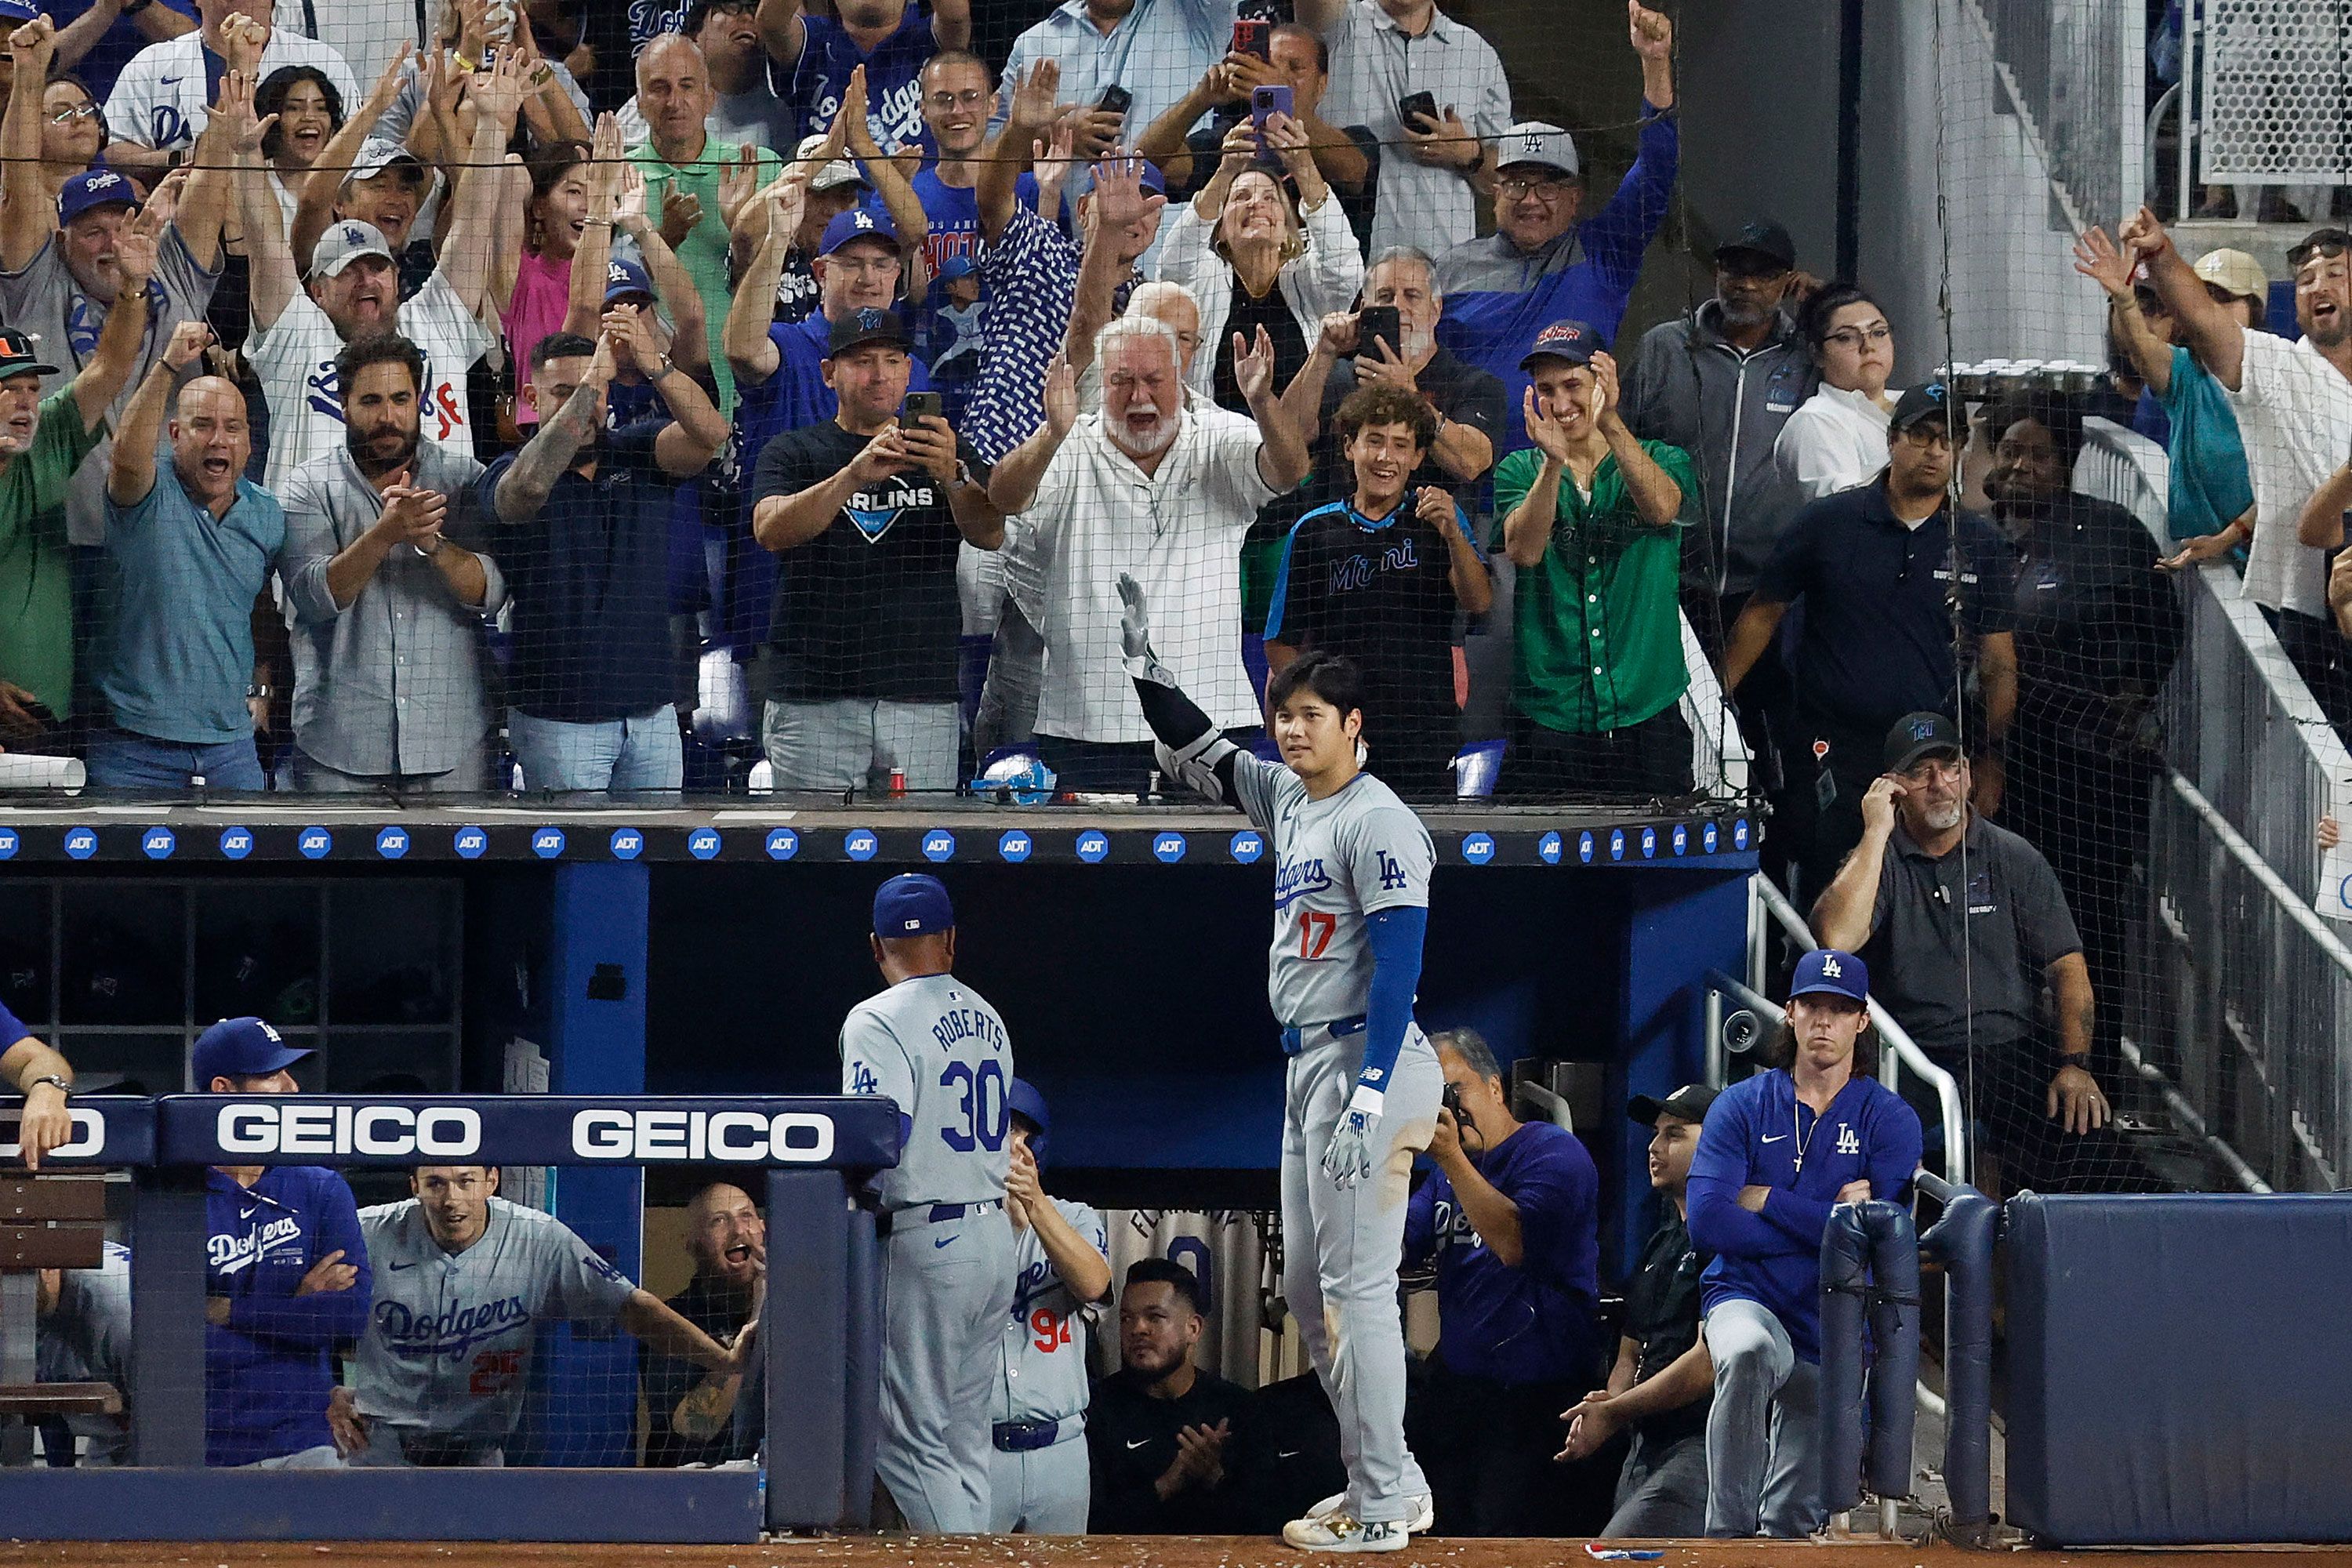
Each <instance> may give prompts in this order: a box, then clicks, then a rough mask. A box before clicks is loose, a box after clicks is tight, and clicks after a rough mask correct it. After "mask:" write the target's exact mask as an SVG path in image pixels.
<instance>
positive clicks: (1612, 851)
mask: <svg viewBox="0 0 2352 1568" xmlns="http://www.w3.org/2000/svg"><path fill="white" fill-rule="evenodd" d="M1609 858H1611V859H1612V860H1622V859H1623V858H1625V830H1624V829H1623V828H1622V827H1612V828H1611V829H1610V830H1609Z"/></svg>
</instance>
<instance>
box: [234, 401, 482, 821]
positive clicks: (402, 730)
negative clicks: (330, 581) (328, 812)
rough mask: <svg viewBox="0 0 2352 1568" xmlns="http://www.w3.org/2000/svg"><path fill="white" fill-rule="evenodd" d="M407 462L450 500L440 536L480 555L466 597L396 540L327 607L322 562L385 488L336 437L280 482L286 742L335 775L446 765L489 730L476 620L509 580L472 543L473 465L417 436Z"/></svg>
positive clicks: (359, 529) (363, 524) (463, 756)
mask: <svg viewBox="0 0 2352 1568" xmlns="http://www.w3.org/2000/svg"><path fill="white" fill-rule="evenodd" d="M414 471H415V479H414V481H413V482H414V483H415V485H416V486H417V487H418V488H419V489H434V490H438V491H440V492H441V493H442V494H443V495H446V496H447V497H448V498H449V514H448V520H447V521H446V523H445V524H444V525H443V528H442V533H443V535H444V536H445V537H446V539H448V541H449V542H451V543H452V544H462V545H464V546H465V547H466V548H467V549H469V550H472V551H473V552H474V553H475V554H477V555H481V560H482V570H483V573H484V574H485V575H486V576H487V577H488V592H487V593H486V594H485V595H484V597H483V601H482V603H481V604H480V605H464V604H460V603H458V601H457V594H456V593H455V592H454V591H452V590H451V588H450V586H449V584H448V580H447V579H446V578H445V577H443V576H442V575H441V572H440V569H439V568H437V567H436V566H435V565H434V564H433V563H432V562H430V561H428V560H426V559H425V557H423V556H421V555H419V554H417V553H416V552H415V551H414V550H411V549H407V548H405V547H401V548H395V549H394V551H393V552H392V553H391V554H390V555H388V556H386V557H385V558H384V562H383V565H381V566H379V567H378V568H376V573H375V575H374V576H373V577H371V578H369V579H368V581H367V584H366V585H365V586H364V587H362V588H361V590H360V591H359V595H358V597H356V598H354V599H353V600H352V602H351V603H350V604H349V605H341V606H338V605H336V603H335V599H334V595H332V594H331V593H329V592H328V590H327V565H328V563H330V562H331V561H332V560H333V559H334V558H335V557H336V556H337V555H338V554H340V553H341V552H342V551H343V550H344V549H346V548H347V547H349V546H350V545H351V544H352V542H354V541H356V540H357V539H358V538H359V537H360V535H361V534H362V533H365V532H366V531H368V530H369V529H371V528H373V527H374V526H375V522H376V520H377V519H378V518H379V517H381V516H383V497H382V496H381V495H379V494H378V493H377V491H376V489H375V487H374V486H373V485H372V484H370V483H369V482H368V480H367V477H366V476H365V475H363V474H362V473H361V472H360V470H359V467H358V465H357V464H355V463H353V462H352V455H351V451H350V449H349V448H348V447H342V446H338V447H336V448H335V449H334V450H333V451H331V452H327V453H322V454H320V456H319V457H316V458H311V459H310V461H309V462H307V463H304V464H302V465H301V466H300V467H299V468H296V469H295V470H294V472H293V473H292V474H291V475H289V476H288V479H287V481H286V490H285V495H284V498H283V499H284V502H285V506H286V554H285V557H284V559H283V562H282V563H281V570H282V572H283V574H284V576H285V580H286V610H287V615H286V619H287V625H288V627H289V630H290V632H291V634H292V639H293V645H294V742H295V744H296V745H298V746H299V747H301V749H302V751H303V753H304V754H305V755H307V756H309V757H310V758H311V759H312V760H313V761H315V762H320V763H325V764H326V765H327V766H329V767H331V768H334V769H337V770H339V771H340V772H342V773H362V774H368V775H371V776H378V775H386V774H394V773H400V774H415V773H447V772H448V771H449V770H450V769H452V768H455V767H457V766H458V765H459V764H460V763H464V762H466V761H467V759H468V758H469V757H471V756H472V755H473V754H474V753H475V752H477V751H478V749H479V747H480V745H481V742H482V737H483V735H484V734H485V733H486V732H487V731H488V728H489V718H490V715H489V707H488V702H487V701H486V700H484V694H483V689H482V655H483V649H482V622H483V619H484V617H486V616H494V615H496V614H497V613H498V611H499V607H500V606H501V605H504V604H505V603H506V596H507V585H506V579H505V578H504V576H502V575H501V574H499V565H498V563H497V562H495V561H493V560H491V559H490V558H489V557H488V556H487V555H482V554H481V551H480V549H479V548H478V545H477V544H476V541H477V540H478V538H479V537H480V533H479V530H478V526H477V522H478V520H477V518H476V515H475V500H474V495H475V480H477V479H479V478H480V477H481V472H482V465H481V464H479V463H478V462H476V461H475V460H474V459H473V458H471V457H467V456H465V455H463V454H459V453H453V452H451V451H449V450H448V449H447V448H446V447H436V446H435V445H433V444H432V443H430V442H426V443H424V444H422V445H420V446H419V447H418V448H417V451H416V458H415V464H414Z"/></svg>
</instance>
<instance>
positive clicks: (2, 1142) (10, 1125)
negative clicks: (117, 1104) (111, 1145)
mask: <svg viewBox="0 0 2352 1568" xmlns="http://www.w3.org/2000/svg"><path fill="white" fill-rule="evenodd" d="M66 1114H67V1115H68V1116H70V1117H72V1118H73V1137H72V1138H71V1139H69V1140H68V1141H67V1142H63V1143H60V1144H58V1146H57V1147H56V1148H54V1149H52V1150H50V1151H49V1156H50V1158H52V1159H56V1158H58V1157H60V1156H62V1157H64V1158H67V1159H83V1160H87V1159H89V1158H90V1157H91V1156H93V1155H96V1154H100V1153H103V1152H105V1150H106V1118H105V1117H103V1116H100V1114H99V1113H98V1112H97V1111H95V1110H70V1109H69V1110H67V1112H66ZM18 1119H19V1113H18V1112H16V1111H14V1110H12V1111H9V1112H8V1113H7V1114H6V1115H5V1116H0V1129H5V1131H0V1160H14V1159H16V1157H17V1156H18V1155H20V1154H22V1153H23V1152H25V1146H24V1144H23V1143H22V1142H20V1141H19V1139H18V1126H17V1122H18Z"/></svg>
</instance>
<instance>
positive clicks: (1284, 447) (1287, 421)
mask: <svg viewBox="0 0 2352 1568" xmlns="http://www.w3.org/2000/svg"><path fill="white" fill-rule="evenodd" d="M1234 386H1235V387H1237V388H1238V389H1239V390H1240V392H1241V395H1243V396H1244V398H1247V399H1248V400H1249V411H1250V417H1251V418H1253V419H1255V420H1256V421H1257V433H1258V439H1259V440H1260V441H1261V442H1262V443H1263V445H1261V446H1260V447H1258V453H1257V473H1258V478H1260V479H1264V480H1265V482H1266V484H1267V485H1268V486H1270V487H1271V488H1272V489H1274V490H1275V492H1276V494H1283V493H1286V492H1287V491H1289V490H1292V489H1297V485H1298V482H1299V481H1300V480H1301V479H1305V478H1306V477H1307V469H1309V468H1312V467H1314V458H1313V455H1312V454H1311V453H1310V452H1308V450H1307V437H1306V436H1305V435H1303V434H1302V433H1301V432H1300V430H1299V428H1298V422H1297V420H1295V419H1293V418H1291V416H1290V411H1289V410H1288V409H1286V408H1285V407H1284V406H1283V405H1282V399H1281V398H1279V397H1276V395H1275V393H1274V340H1273V339H1272V338H1271V337H1269V336H1267V335H1266V330H1265V328H1264V327H1260V328H1259V329H1258V330H1257V341H1256V342H1254V343H1247V344H1244V342H1243V340H1242V335H1241V334H1240V333H1239V332H1235V333H1234Z"/></svg>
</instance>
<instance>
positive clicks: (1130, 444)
mask: <svg viewBox="0 0 2352 1568" xmlns="http://www.w3.org/2000/svg"><path fill="white" fill-rule="evenodd" d="M1095 359H1096V363H1098V364H1099V365H1100V366H1101V367H1102V373H1103V400H1102V407H1101V409H1100V411H1099V412H1097V413H1094V414H1089V415H1087V416H1086V417H1084V418H1083V419H1082V418H1080V417H1079V416H1078V396H1077V382H1076V376H1075V375H1074V374H1072V372H1071V370H1070V367H1069V365H1068V364H1067V363H1066V362H1063V361H1058V360H1057V361H1056V362H1055V365H1054V367H1053V369H1052V370H1051V371H1049V372H1048V373H1047V374H1046V379H1045V425H1044V426H1042V427H1041V428H1040V429H1039V430H1038V431H1037V433H1036V434H1035V435H1034V436H1032V437H1030V438H1029V439H1028V440H1026V441H1024V442H1023V443H1022V444H1021V445H1020V446H1019V447H1015V448H1014V449H1013V451H1012V452H1011V453H1009V454H1008V455H1007V456H1006V457H1005V458H1004V460H1003V462H1002V463H1000V464H998V465H997V468H996V471H995V473H994V474H993V475H992V478H991V480H990V484H989V495H990V497H991V499H992V500H995V501H996V502H997V504H998V505H999V506H1000V507H1001V508H1002V509H1003V510H1004V512H1005V513H1006V518H1007V522H1008V527H1009V529H1011V530H1015V531H1023V532H1026V533H1028V534H1030V535H1031V536H1032V542H1033V544H1034V552H1035V554H1036V556H1037V558H1038V559H1039V560H1040V561H1041V562H1042V563H1043V565H1044V577H1045V595H1044V605H1045V625H1044V626H1041V627H1040V628H1039V630H1040V631H1042V632H1043V633H1044V634H1045V688H1044V690H1043V691H1042V692H1041V694H1040V696H1039V699H1038V704H1037V742H1038V749H1039V752H1040V754H1041V755H1042V756H1043V758H1044V760H1045V763H1046V765H1047V766H1049V767H1051V768H1052V769H1054V771H1055V774H1056V775H1057V776H1058V779H1059V782H1060V783H1061V784H1062V785H1063V787H1065V788H1071V789H1077V790H1083V791H1107V792H1118V793H1122V794H1140V793H1141V792H1142V791H1143V789H1144V788H1145V787H1146V786H1147V784H1149V781H1150V771H1151V766H1152V758H1151V728H1150V725H1149V724H1147V723H1146V722H1145V721H1144V718H1143V710H1141V709H1140V708H1139V707H1138V706H1137V704H1136V700H1135V694H1134V687H1133V684H1132V683H1131V682H1130V681H1129V679H1128V675H1127V668H1126V665H1125V663H1124V662H1123V661H1124V658H1125V650H1124V648H1123V647H1122V645H1121V643H1120V639H1119V613H1120V605H1119V597H1118V581H1119V578H1120V577H1121V576H1122V575H1129V576H1132V577H1134V578H1135V580H1136V581H1137V582H1139V583H1140V584H1143V587H1144V591H1145V594H1146V595H1147V596H1148V597H1149V599H1150V604H1151V605H1152V608H1153V612H1154V616H1155V618H1156V620H1157V623H1158V624H1157V625H1156V626H1155V628H1154V629H1155V633H1156V635H1157V638H1158V646H1159V649H1160V658H1161V659H1162V660H1163V661H1164V662H1165V663H1166V664H1167V665H1168V667H1169V668H1171V670H1173V671H1174V672H1175V674H1176V679H1178V680H1179V681H1180V682H1181V684H1182V686H1183V688H1184V689H1185V690H1186V691H1187V692H1189V693H1191V694H1192V699H1193V700H1194V701H1195V702H1197V703H1198V704H1199V705H1200V707H1201V709H1202V711H1203V712H1205V713H1207V714H1208V715H1209V717H1210V718H1211V719H1212V720H1213V721H1215V722H1216V724H1217V725H1218V727H1219V728H1220V729H1223V730H1225V731H1228V733H1229V734H1233V733H1234V732H1239V742H1238V743H1246V742H1247V741H1248V740H1249V739H1250V738H1251V736H1250V732H1251V731H1255V729H1256V728H1257V725H1258V718H1259V715H1258V700H1257V693H1256V692H1255V690H1253V689H1251V686H1250V679H1249V672H1248V670H1247V669H1246V668H1244V665H1243V663H1242V605H1241V564H1240V555H1241V545H1242V536H1243V535H1244V533H1246V532H1247V531H1249V526H1250V524H1251V522H1252V521H1255V518H1256V516H1257V511H1258V508H1260V507H1261V506H1263V505H1265V503H1266V502H1267V501H1269V500H1273V499H1274V498H1275V497H1276V496H1278V495H1281V494H1283V493H1285V492H1286V491H1287V490H1289V489H1292V488H1293V487H1294V486H1296V485H1297V483H1298V481H1299V480H1301V479H1305V478H1306V477H1307V467H1308V457H1307V442H1306V439H1305V437H1304V436H1303V435H1302V434H1301V433H1300V431H1299V428H1298V426H1297V423H1296V422H1295V421H1294V420H1293V419H1292V418H1291V417H1290V416H1289V415H1288V414H1286V412H1284V410H1283V407H1282V404H1281V402H1280V400H1279V399H1278V398H1276V396H1275V393H1274V344H1273V342H1271V341H1270V340H1269V339H1268V338H1267V336H1266V334H1265V331H1263V330H1262V329H1261V330H1260V331H1259V332H1258V335H1257V342H1255V344H1253V345H1251V346H1250V347H1249V349H1248V352H1246V353H1243V352H1241V345H1240V344H1239V343H1238V342H1237V343H1236V344H1235V353H1234V380H1235V381H1236V382H1237V383H1238V384H1240V388H1241V392H1242V395H1243V396H1244V397H1245V398H1246V399H1247V400H1248V402H1249V408H1250V417H1249V418H1246V419H1244V418H1243V417H1242V416H1239V415H1234V414H1230V413H1225V412H1223V411H1222V410H1215V409H1212V408H1209V407H1207V406H1205V405H1202V406H1195V407H1189V408H1188V407H1187V406H1186V405H1185V398H1184V378H1183V370H1182V355H1181V353H1180V351H1179V349H1178V346H1177V342H1176V334H1175V333H1174V332H1173V331H1170V330H1169V328H1168V326H1167V324H1166V323H1164V322H1162V321H1155V320H1152V319H1151V318H1150V317H1144V316H1122V317H1120V318H1119V319H1118V321H1113V322H1111V323H1110V324H1109V325H1108V326H1107V327H1105V328H1104V329H1103V330H1102V331H1101V333H1100V334H1099V335H1097V338H1096V340H1095ZM1016 514H1017V521H1016ZM1163 605H1164V606H1166V607H1165V609H1164V610H1163V609H1162V608H1161V606H1163Z"/></svg>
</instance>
